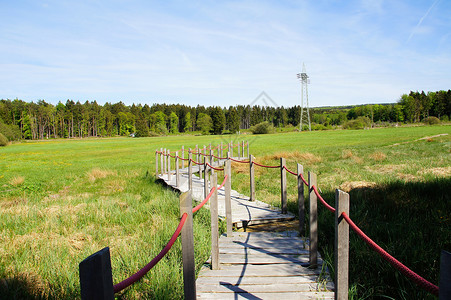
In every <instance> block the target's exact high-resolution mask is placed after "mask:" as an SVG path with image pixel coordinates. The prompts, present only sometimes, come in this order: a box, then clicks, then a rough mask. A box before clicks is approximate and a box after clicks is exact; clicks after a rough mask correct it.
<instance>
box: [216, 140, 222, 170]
mask: <svg viewBox="0 0 451 300" xmlns="http://www.w3.org/2000/svg"><path fill="white" fill-rule="evenodd" d="M219 147H220V145H218V149H216V150H217V151H216V153H217V154H218V155H217V156H218V157H222V156H221V149H219ZM220 162H221V160H220V159H219V158H218V166H220V165H221V164H220Z"/></svg>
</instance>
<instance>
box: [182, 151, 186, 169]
mask: <svg viewBox="0 0 451 300" xmlns="http://www.w3.org/2000/svg"><path fill="white" fill-rule="evenodd" d="M183 159H185V146H182V169H183V168H185V161H184V160H183Z"/></svg>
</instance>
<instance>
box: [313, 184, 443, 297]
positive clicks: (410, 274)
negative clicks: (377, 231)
mask: <svg viewBox="0 0 451 300" xmlns="http://www.w3.org/2000/svg"><path fill="white" fill-rule="evenodd" d="M312 188H313V190H314V191H315V194H316V196H317V197H318V199H319V200H320V201H321V203H322V204H323V205H324V206H325V207H326V208H327V209H328V210H329V211H331V212H333V213H335V211H336V209H335V208H333V207H332V206H330V205H329V204H328V203H327V202H326V201H325V200H324V199H323V197H321V195H320V194H319V193H318V189H317V188H316V186H312ZM341 215H342V216H343V218H344V219H345V220H346V222H347V223H348V224H349V226H350V227H351V229H352V230H354V232H355V233H357V235H358V236H359V237H360V238H361V239H362V240H363V241H364V242H365V243H367V244H368V245H369V246H370V247H371V248H372V249H373V250H375V251H376V252H377V253H378V254H379V255H381V256H382V258H383V259H385V260H386V261H387V262H388V263H390V264H391V265H392V266H393V267H394V268H395V269H397V270H398V271H400V272H401V273H402V274H403V275H404V276H406V277H407V278H409V279H410V280H412V281H413V282H415V283H416V284H417V285H418V286H420V287H421V288H423V289H424V290H426V291H428V292H429V293H432V294H434V295H436V296H438V292H439V288H438V286H436V285H435V284H432V283H431V282H429V281H427V280H426V279H424V278H423V277H421V276H420V275H418V274H417V273H415V272H414V271H412V270H411V269H409V268H408V267H407V266H405V265H404V264H402V263H401V262H400V261H399V260H397V259H396V258H394V257H393V256H391V255H390V254H389V253H388V252H387V251H385V250H384V249H383V248H382V247H381V246H379V245H378V244H376V243H375V242H374V241H373V240H372V239H370V238H369V237H368V236H367V235H366V234H365V233H364V232H363V231H362V230H361V229H360V228H359V227H358V226H357V225H356V224H355V223H354V222H353V221H352V220H351V218H350V217H349V216H348V215H347V214H346V213H345V212H342V213H341Z"/></svg>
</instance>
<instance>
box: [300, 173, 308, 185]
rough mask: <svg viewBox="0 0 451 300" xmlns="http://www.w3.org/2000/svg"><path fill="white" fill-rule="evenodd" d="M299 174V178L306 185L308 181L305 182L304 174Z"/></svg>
mask: <svg viewBox="0 0 451 300" xmlns="http://www.w3.org/2000/svg"><path fill="white" fill-rule="evenodd" d="M300 176H301V180H302V181H303V182H304V184H305V185H306V186H308V182H307V180H305V178H304V175H302V174H301V175H300Z"/></svg>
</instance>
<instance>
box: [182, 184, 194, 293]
mask: <svg viewBox="0 0 451 300" xmlns="http://www.w3.org/2000/svg"><path fill="white" fill-rule="evenodd" d="M185 213H186V214H187V215H188V217H187V218H186V222H185V225H184V226H183V228H182V233H181V238H182V259H183V289H184V293H185V299H192V300H194V299H196V269H195V262H194V237H193V201H192V197H191V193H189V192H186V193H183V194H182V195H180V217H182V216H183V215H184V214H185Z"/></svg>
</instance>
